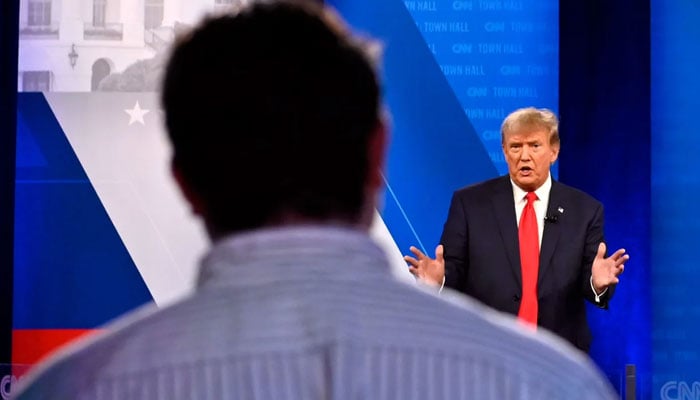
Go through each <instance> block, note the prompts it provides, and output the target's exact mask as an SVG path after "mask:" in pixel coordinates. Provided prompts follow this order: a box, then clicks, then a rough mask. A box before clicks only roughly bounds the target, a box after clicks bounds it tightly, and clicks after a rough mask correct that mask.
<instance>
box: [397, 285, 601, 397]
mask: <svg viewBox="0 0 700 400" xmlns="http://www.w3.org/2000/svg"><path fill="white" fill-rule="evenodd" d="M409 296H410V295H409ZM417 296H420V295H417ZM425 296H428V297H430V293H428V294H425ZM434 297H436V298H434V299H432V300H431V299H422V300H421V299H414V300H415V302H414V301H411V303H412V304H414V305H416V306H414V308H415V312H416V313H415V314H414V315H413V316H412V317H411V318H410V319H411V323H412V324H413V328H414V329H412V333H411V335H409V338H410V339H408V340H407V341H404V340H403V338H402V335H398V334H397V335H396V337H395V338H394V343H393V348H395V349H396V348H400V347H402V346H406V348H407V350H410V351H411V352H413V353H414V354H425V357H426V359H431V360H432V361H434V362H441V363H443V364H442V365H448V364H449V365H450V366H452V367H454V368H451V369H450V370H457V371H458V370H460V368H462V369H463V368H469V369H470V370H472V371H475V373H478V374H481V373H486V371H496V370H497V371H499V374H501V376H502V378H503V379H505V380H509V379H513V380H515V381H518V382H519V383H520V384H522V387H532V386H531V385H534V386H538V385H539V387H540V388H544V387H547V388H548V389H547V390H551V391H552V392H555V393H558V394H561V393H563V392H562V391H561V388H562V386H569V389H563V390H564V391H565V392H566V393H569V392H568V391H569V390H572V392H571V393H573V389H575V388H576V389H578V390H581V391H583V392H592V393H598V394H601V398H606V399H607V398H610V397H608V396H607V395H608V394H610V393H611V391H610V387H609V385H608V384H607V382H606V381H605V380H604V378H602V376H601V375H600V373H599V372H598V371H597V369H596V368H595V366H593V364H592V363H591V362H590V360H589V359H588V358H587V357H586V356H585V355H584V354H583V353H580V352H579V351H578V350H576V349H574V348H573V347H572V346H571V345H570V344H569V343H567V342H565V341H564V340H562V339H560V338H559V337H556V336H555V335H553V334H550V333H548V332H546V331H543V330H540V331H539V332H532V331H530V330H527V329H523V327H522V326H520V325H519V324H518V322H517V321H516V320H515V319H514V318H513V317H512V316H510V315H506V314H503V313H499V312H497V311H494V310H492V309H490V308H488V307H486V306H484V305H482V304H481V303H479V302H477V301H475V300H473V299H471V298H469V297H467V296H464V295H462V294H459V293H456V292H452V291H449V290H446V291H445V292H443V293H442V294H441V295H440V296H439V297H437V296H434ZM419 303H422V305H421V306H417V304H419ZM427 308H429V309H430V310H428V309H427ZM446 375H449V376H446V377H445V379H446V381H445V382H453V381H457V380H459V379H461V378H460V377H459V376H457V375H454V376H453V375H450V374H446ZM584 382H585V383H584ZM586 386H590V387H586ZM516 397H517V396H516Z"/></svg>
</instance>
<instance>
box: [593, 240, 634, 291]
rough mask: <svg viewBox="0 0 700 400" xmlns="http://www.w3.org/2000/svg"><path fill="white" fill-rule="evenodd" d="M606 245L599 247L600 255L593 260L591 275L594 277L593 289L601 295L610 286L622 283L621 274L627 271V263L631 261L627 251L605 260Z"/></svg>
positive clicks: (619, 252)
mask: <svg viewBox="0 0 700 400" xmlns="http://www.w3.org/2000/svg"><path fill="white" fill-rule="evenodd" d="M605 250H606V247H605V243H602V242H601V243H600V244H599V245H598V254H596V256H595V259H594V260H593V267H592V269H591V274H592V276H593V287H594V288H595V291H596V292H597V293H601V292H602V291H603V290H605V289H606V288H607V287H608V286H610V285H616V284H617V283H618V282H620V278H619V276H620V274H621V273H622V271H624V270H625V263H626V262H627V260H629V259H630V256H629V254H626V253H625V249H619V250H617V251H616V252H615V253H613V255H611V256H610V257H608V258H605Z"/></svg>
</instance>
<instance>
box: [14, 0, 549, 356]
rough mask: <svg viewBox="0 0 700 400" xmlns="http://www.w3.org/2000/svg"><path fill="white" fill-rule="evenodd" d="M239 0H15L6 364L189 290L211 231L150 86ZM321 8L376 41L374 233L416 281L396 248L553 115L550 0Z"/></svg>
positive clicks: (426, 230)
mask: <svg viewBox="0 0 700 400" xmlns="http://www.w3.org/2000/svg"><path fill="white" fill-rule="evenodd" d="M245 3H246V1H243V0H237V1H236V0H234V1H219V0H196V1H194V0H147V1H145V2H137V1H131V0H101V1H98V0H90V1H79V0H43V1H41V2H35V1H32V0H21V7H20V8H21V13H20V19H21V20H20V43H19V48H20V59H19V64H18V66H19V86H18V92H20V93H19V98H18V131H17V150H18V151H17V175H16V176H17V178H16V217H15V220H16V229H15V231H16V232H15V236H16V237H15V255H16V264H15V291H14V293H15V300H14V307H15V310H14V322H13V324H14V336H13V362H14V363H16V364H33V363H35V362H36V361H37V360H39V359H40V358H41V357H43V356H44V355H45V354H46V353H48V352H49V351H51V350H53V349H54V348H56V347H57V346H59V345H61V344H63V343H65V342H67V341H69V340H71V339H73V338H75V337H78V336H81V335H84V334H86V333H89V332H92V331H94V330H96V329H99V327H100V326H102V325H103V324H104V323H106V322H107V321H110V320H112V319H114V318H116V317H117V316H119V315H122V314H123V313H125V312H127V311H129V310H132V309H134V308H135V307H138V306H140V305H143V304H149V303H153V302H155V303H156V304H158V305H159V306H162V305H167V304H171V303H172V302H174V301H177V300H178V299H180V298H182V297H183V296H186V295H187V294H188V293H190V291H191V290H192V288H193V284H194V281H195V277H196V266H197V263H198V260H199V258H200V257H201V256H202V255H203V254H204V252H205V251H206V249H207V247H208V239H207V238H206V235H205V232H204V229H203V227H202V226H201V223H200V222H199V221H198V220H197V219H196V218H194V216H193V215H192V212H191V210H190V209H189V207H188V206H187V205H186V203H185V202H184V199H183V198H182V196H181V195H180V193H179V192H178V190H177V188H176V187H175V185H174V183H173V181H172V178H171V176H170V170H169V157H170V150H169V148H168V145H167V140H166V136H165V133H164V131H163V129H164V128H163V120H162V119H163V115H162V111H161V109H160V104H159V101H158V94H157V89H158V82H159V79H160V75H161V73H162V68H163V63H164V62H165V60H166V57H167V46H168V44H169V43H171V42H172V40H173V38H174V37H175V35H177V34H178V33H179V32H184V31H186V30H187V29H188V28H189V27H190V26H192V25H193V24H194V23H196V21H197V20H198V19H199V18H200V17H201V16H202V15H204V14H205V13H208V12H227V10H228V9H229V8H230V7H233V8H236V7H240V6H241V5H244V4H245ZM326 3H327V4H329V5H331V6H333V7H335V8H337V9H338V11H339V12H340V14H341V15H343V16H344V17H345V18H346V19H347V20H348V22H349V23H350V24H351V25H352V26H354V27H356V28H357V30H358V31H360V32H364V33H366V34H369V35H372V36H375V37H377V38H378V39H380V40H381V41H382V43H383V45H384V62H383V67H382V75H383V79H384V86H383V90H384V95H385V100H386V103H387V107H388V110H389V112H390V114H391V120H392V121H391V125H392V133H391V135H392V142H391V149H390V152H389V162H388V165H387V168H386V173H385V183H386V191H385V198H384V206H383V208H382V209H381V210H378V213H377V215H376V218H375V223H374V226H373V228H372V235H373V236H374V237H375V239H376V240H377V241H379V243H381V244H382V246H383V248H385V250H386V252H387V254H389V257H390V259H391V260H392V264H393V266H394V269H395V271H396V274H397V276H399V277H401V278H402V279H406V280H407V281H409V282H412V277H410V275H409V274H408V272H407V270H406V268H405V263H404V262H403V260H402V258H401V256H402V253H406V252H407V251H408V246H410V245H416V246H419V247H423V248H424V249H425V248H427V249H428V250H431V249H432V248H434V246H435V245H437V242H438V240H439V236H440V232H441V230H442V224H443V222H444V218H445V216H446V211H447V207H448V205H449V199H450V196H451V193H452V191H454V190H455V189H457V188H459V187H461V186H464V185H467V184H472V183H476V182H478V181H480V180H483V179H488V178H492V177H495V176H497V175H499V174H503V173H504V172H505V171H506V169H505V164H504V161H503V158H502V155H501V149H500V132H499V127H500V123H501V121H502V119H503V118H504V117H505V115H507V114H508V113H509V112H510V111H512V110H513V109H515V108H518V107H523V106H537V107H547V108H551V109H554V110H555V111H556V104H557V80H558V79H557V48H558V37H557V35H558V27H557V22H556V21H557V12H558V10H557V7H558V3H557V2H556V1H551V0H547V1H545V0H541V1H535V2H531V3H528V7H524V2H521V1H397V0H384V1H381V2H376V1H365V0H352V1H340V0H338V1H326ZM429 253H430V251H429Z"/></svg>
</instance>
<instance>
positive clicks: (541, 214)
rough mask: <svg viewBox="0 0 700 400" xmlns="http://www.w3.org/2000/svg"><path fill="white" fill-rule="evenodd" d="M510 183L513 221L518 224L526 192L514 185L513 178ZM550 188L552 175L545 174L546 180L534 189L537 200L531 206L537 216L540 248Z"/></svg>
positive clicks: (523, 207) (525, 203)
mask: <svg viewBox="0 0 700 400" xmlns="http://www.w3.org/2000/svg"><path fill="white" fill-rule="evenodd" d="M510 183H511V185H513V203H514V204H515V221H516V222H517V224H518V227H519V226H520V216H521V215H522V214H523V210H524V209H525V205H527V199H525V196H526V195H527V193H528V192H526V191H524V190H523V189H521V188H520V186H518V185H516V184H515V182H513V180H512V179H511V180H510ZM551 189H552V175H547V180H546V181H544V183H543V184H542V186H540V187H539V188H537V190H535V195H537V200H535V204H533V207H534V208H535V215H536V216H537V233H538V235H539V240H540V241H539V243H540V248H542V234H543V233H544V218H545V217H546V216H547V206H548V205H549V191H550V190H551Z"/></svg>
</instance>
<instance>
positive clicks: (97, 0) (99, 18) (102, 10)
mask: <svg viewBox="0 0 700 400" xmlns="http://www.w3.org/2000/svg"><path fill="white" fill-rule="evenodd" d="M106 22H107V0H93V2H92V25H93V26H95V27H104V26H105V23H106Z"/></svg>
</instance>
